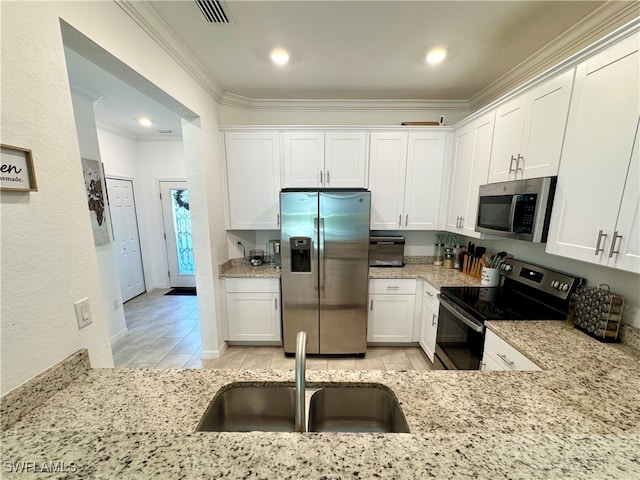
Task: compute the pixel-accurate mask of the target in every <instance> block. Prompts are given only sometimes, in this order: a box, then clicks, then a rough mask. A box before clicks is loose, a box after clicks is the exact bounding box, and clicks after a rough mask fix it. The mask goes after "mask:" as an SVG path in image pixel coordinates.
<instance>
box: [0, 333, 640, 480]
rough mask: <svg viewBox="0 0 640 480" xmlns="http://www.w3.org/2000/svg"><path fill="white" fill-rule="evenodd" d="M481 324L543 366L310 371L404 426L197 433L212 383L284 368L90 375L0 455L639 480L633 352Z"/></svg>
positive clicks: (638, 392) (186, 474) (310, 470)
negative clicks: (373, 393) (387, 405)
mask: <svg viewBox="0 0 640 480" xmlns="http://www.w3.org/2000/svg"><path fill="white" fill-rule="evenodd" d="M488 327H489V328H491V329H492V330H494V331H495V332H496V333H497V334H498V335H500V336H501V337H502V338H504V339H505V340H507V341H508V342H509V343H511V344H512V345H513V346H514V347H516V348H517V349H519V350H520V351H522V352H523V353H524V354H525V355H527V356H529V358H531V360H533V361H534V362H536V363H537V364H538V365H539V366H540V367H541V368H542V369H543V371H540V372H485V371H475V372H474V371H466V372H464V371H461V372H446V371H400V372H386V371H317V370H308V371H307V381H308V384H310V385H311V386H313V385H322V384H323V383H325V382H374V383H382V384H384V385H387V386H388V387H390V388H391V389H392V390H393V391H394V392H395V394H396V395H397V397H398V399H399V400H400V402H401V404H402V408H403V411H404V413H405V416H406V419H407V422H408V424H409V428H410V430H411V433H410V434H368V433H354V434H335V433H333V434H332V433H323V434H318V433H315V434H296V433H258V432H254V433H195V427H196V425H197V423H198V421H199V419H200V417H201V416H202V414H203V413H204V411H205V409H206V407H207V405H208V403H209V402H210V400H211V399H212V398H213V396H214V395H215V393H216V392H217V391H218V389H220V388H221V387H222V386H224V385H226V384H228V383H231V382H236V381H249V382H258V383H260V382H273V381H275V382H283V381H284V382H289V383H293V381H294V375H293V371H289V370H251V371H227V370H195V369H193V370H128V369H88V370H87V371H86V374H83V375H81V376H79V377H78V378H77V379H75V380H74V381H72V382H71V383H69V385H68V386H66V387H64V388H61V389H59V390H57V391H56V392H54V393H53V395H52V396H51V397H50V398H48V399H47V400H46V401H45V402H44V403H43V404H42V405H41V406H39V407H38V408H36V409H35V410H33V411H31V412H30V413H27V414H25V415H24V416H23V417H22V418H21V419H20V420H18V421H17V422H16V423H14V424H13V425H12V426H11V427H10V428H9V429H8V430H6V431H4V432H3V433H2V462H3V465H4V466H5V468H6V462H17V461H28V460H32V461H33V460H35V461H45V460H48V461H61V462H67V463H69V462H72V463H73V469H75V470H76V471H75V472H71V471H68V473H69V475H67V478H114V477H115V476H119V477H121V478H152V477H156V476H160V477H161V478H256V479H257V478H260V479H263V478H264V479H267V478H274V479H281V478H290V479H298V478H326V479H342V478H397V479H399V478H403V479H404V478H406V479H415V478H427V477H437V478H497V477H508V478H527V479H529V478H545V479H547V478H581V479H582V478H640V355H639V354H638V351H637V350H633V349H631V348H629V347H623V346H617V345H606V344H601V343H599V342H597V341H595V340H593V339H591V338H590V337H588V336H586V335H584V334H582V333H581V332H579V331H577V330H574V329H572V328H570V327H569V326H568V325H566V324H565V323H564V322H558V321H547V322H544V321H541V322H507V321H503V322H490V323H488ZM69 470H70V469H69Z"/></svg>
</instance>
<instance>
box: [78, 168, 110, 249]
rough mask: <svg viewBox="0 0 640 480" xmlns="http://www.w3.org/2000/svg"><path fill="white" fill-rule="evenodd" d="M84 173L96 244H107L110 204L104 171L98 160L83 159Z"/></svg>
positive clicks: (108, 240)
mask: <svg viewBox="0 0 640 480" xmlns="http://www.w3.org/2000/svg"><path fill="white" fill-rule="evenodd" d="M82 173H83V175H84V186H85V189H86V192H87V205H88V207H89V215H90V216H91V227H92V229H93V241H94V245H95V246H96V247H97V246H100V245H106V244H108V243H110V242H111V235H110V233H109V224H110V217H109V204H108V203H107V197H106V191H107V189H106V185H105V182H104V171H103V169H102V164H101V163H100V162H99V161H98V160H91V159H88V158H83V159H82Z"/></svg>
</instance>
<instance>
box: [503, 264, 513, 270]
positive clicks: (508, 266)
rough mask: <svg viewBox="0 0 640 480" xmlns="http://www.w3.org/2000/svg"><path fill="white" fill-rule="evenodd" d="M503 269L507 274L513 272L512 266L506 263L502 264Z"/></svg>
mask: <svg viewBox="0 0 640 480" xmlns="http://www.w3.org/2000/svg"><path fill="white" fill-rule="evenodd" d="M504 269H505V270H506V271H507V272H510V271H511V270H513V266H512V265H509V264H508V263H505V264H504Z"/></svg>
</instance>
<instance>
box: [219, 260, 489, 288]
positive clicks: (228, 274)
mask: <svg viewBox="0 0 640 480" xmlns="http://www.w3.org/2000/svg"><path fill="white" fill-rule="evenodd" d="M220 277H222V278H279V277H280V269H279V268H276V267H274V266H272V265H268V264H266V265H260V266H258V267H254V266H252V265H250V264H249V263H248V262H247V261H246V260H244V261H243V259H233V260H230V261H228V262H226V263H225V264H223V265H221V266H220ZM369 278H383V279H384V278H389V279H402V278H416V279H422V280H426V281H427V282H429V283H430V284H431V285H433V286H434V287H436V288H437V289H438V290H440V287H442V286H443V285H449V286H467V285H479V284H480V279H479V278H475V277H471V276H469V275H463V274H462V273H460V271H458V270H453V269H446V268H444V267H442V266H434V265H432V264H427V263H410V264H406V265H405V266H404V267H402V268H400V267H369Z"/></svg>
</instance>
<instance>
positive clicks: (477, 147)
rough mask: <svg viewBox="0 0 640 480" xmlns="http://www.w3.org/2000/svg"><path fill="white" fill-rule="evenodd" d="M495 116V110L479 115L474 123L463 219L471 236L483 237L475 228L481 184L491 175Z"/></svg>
mask: <svg viewBox="0 0 640 480" xmlns="http://www.w3.org/2000/svg"><path fill="white" fill-rule="evenodd" d="M495 117H496V112H495V110H494V111H491V112H489V113H487V114H485V115H483V116H481V117H479V118H478V119H477V120H476V121H475V122H474V124H473V159H472V161H471V165H470V170H471V174H470V176H469V191H468V196H467V204H466V209H465V211H464V213H463V216H462V221H461V225H462V233H463V234H464V235H467V236H469V237H475V238H481V237H482V234H481V233H479V232H476V230H475V228H476V220H477V217H478V193H479V187H480V185H485V184H486V183H487V177H488V175H489V161H490V160H491V145H492V142H493V124H494V120H495Z"/></svg>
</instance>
